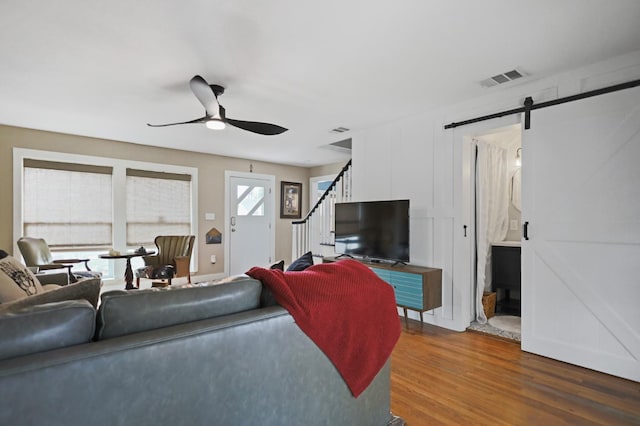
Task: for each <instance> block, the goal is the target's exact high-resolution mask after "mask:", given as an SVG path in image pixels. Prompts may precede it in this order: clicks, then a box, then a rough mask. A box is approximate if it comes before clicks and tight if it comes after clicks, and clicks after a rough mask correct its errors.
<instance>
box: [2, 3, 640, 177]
mask: <svg viewBox="0 0 640 426" xmlns="http://www.w3.org/2000/svg"><path fill="white" fill-rule="evenodd" d="M639 23H640V1H638V0H536V1H530V0H529V1H524V0H517V1H515V0H482V1H478V0H430V1H428V0H399V1H395V2H391V1H380V0H370V1H364V0H363V1H356V0H323V1H315V2H311V1H299V0H298V1H296V0H269V1H264V0H263V1H260V0H247V1H241V0H201V1H193V0H183V1H169V0H162V1H151V0H144V1H131V0H128V1H124V0H111V1H96V0H67V1H39V2H36V1H30V0H29V1H28V0H2V2H1V3H0V123H1V124H7V125H14V126H21V127H29V128H35V129H44V130H52V131H58V132H64V133H72V134H79V135H87V136H94V137H100V138H107V139H114V140H119V141H126V142H133V143H139V144H145V145H154V146H161V147H172V148H178V149H184V150H190V151H196V152H205V153H214V154H220V155H229V156H237V157H242V158H249V159H254V160H265V161H271V162H277V163H284V164H295V165H302V166H313V165H319V164H328V163H334V162H341V161H345V160H346V157H347V155H346V154H344V153H340V152H337V151H332V150H329V149H326V148H322V147H323V146H326V145H327V144H329V143H331V142H335V141H338V140H341V139H344V138H347V137H349V135H350V133H343V134H339V135H337V134H333V133H331V132H330V130H331V129H333V128H335V127H338V126H344V127H347V128H349V129H352V131H358V130H362V129H364V128H367V127H371V126H373V125H376V124H378V123H381V122H385V121H393V120H396V119H398V118H400V117H403V116H407V115H410V114H412V113H415V112H417V111H420V110H426V109H429V108H432V107H434V106H439V105H447V104H452V103H455V102H459V101H461V100H464V99H469V98H472V97H476V96H479V95H482V94H484V93H487V90H500V88H499V87H495V88H491V89H483V88H481V87H480V85H479V82H480V81H481V80H484V79H486V78H488V77H490V76H492V75H495V74H498V73H501V72H504V71H508V70H511V69H514V68H516V67H517V68H519V69H521V70H523V71H525V72H527V73H529V74H531V77H529V78H540V77H544V76H546V75H550V74H553V73H556V72H559V71H563V70H566V69H571V68H575V67H578V66H582V65H586V64H590V63H593V62H597V61H600V60H603V59H607V58H609V57H613V56H617V55H620V54H624V53H628V52H631V51H635V50H637V49H640V24H639ZM196 74H199V75H201V76H202V77H204V78H205V79H206V80H207V81H208V82H209V83H210V84H213V83H216V84H220V85H223V86H225V87H226V92H225V94H224V95H222V96H221V97H220V103H221V104H222V105H224V106H225V107H226V110H227V116H228V117H230V118H235V119H240V120H255V121H265V122H272V123H276V124H279V125H281V126H284V127H287V128H289V129H290V130H289V131H288V132H286V133H283V134H282V135H278V136H260V135H255V134H252V133H249V132H246V131H243V130H240V129H236V128H231V127H229V126H228V127H227V129H225V130H223V131H213V130H208V129H207V128H206V127H205V126H204V125H202V124H199V125H198V124H192V125H184V126H175V127H166V128H150V127H147V126H146V123H148V122H149V123H166V122H176V121H186V120H190V119H193V118H197V117H201V116H202V115H204V114H203V113H204V110H203V108H202V106H201V105H200V103H199V102H198V101H197V99H196V98H195V96H194V95H193V94H192V92H191V90H190V88H189V79H191V77H193V76H194V75H196Z"/></svg>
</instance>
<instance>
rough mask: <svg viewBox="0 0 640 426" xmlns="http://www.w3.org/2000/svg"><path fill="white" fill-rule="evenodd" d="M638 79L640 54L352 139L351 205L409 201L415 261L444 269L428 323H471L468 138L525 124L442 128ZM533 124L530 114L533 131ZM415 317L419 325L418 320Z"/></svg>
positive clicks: (490, 92) (505, 121)
mask: <svg viewBox="0 0 640 426" xmlns="http://www.w3.org/2000/svg"><path fill="white" fill-rule="evenodd" d="M638 78H640V51H638V52H635V53H633V54H629V55H625V56H621V57H616V58H612V59H611V60H609V61H606V62H601V63H597V64H594V65H591V66H589V67H585V68H581V69H577V70H573V71H571V72H567V73H563V74H559V75H555V76H549V77H546V78H542V79H538V80H533V79H532V78H531V77H529V78H528V79H527V80H526V81H524V82H522V83H519V84H516V85H513V83H510V84H511V85H509V86H507V87H500V86H497V87H494V88H491V89H487V94H486V95H485V96H483V97H481V98H476V99H473V100H470V101H468V102H465V103H462V104H458V105H454V106H448V107H443V108H441V109H438V110H432V111H425V112H422V113H419V114H416V115H415V116H412V117H408V118H406V119H403V120H399V121H397V122H394V123H392V124H388V125H385V126H380V127H378V128H374V129H367V130H366V131H362V132H360V133H356V134H354V135H353V137H352V140H353V151H352V158H353V175H352V176H353V194H354V199H355V200H359V201H361V200H380V199H397V198H409V199H410V200H411V212H410V213H411V241H410V243H411V263H412V264H416V265H423V266H432V267H438V268H442V270H443V274H442V279H443V283H442V284H443V292H442V293H443V296H442V297H443V305H442V307H441V308H438V309H435V310H434V311H432V312H429V313H428V314H427V313H425V322H429V323H432V324H436V325H440V326H443V327H446V328H449V329H453V330H460V331H462V330H464V329H466V327H467V326H468V325H469V323H470V321H471V315H470V306H471V305H470V304H471V279H470V268H471V261H470V256H471V255H470V248H469V241H470V240H469V238H465V237H464V235H463V232H464V231H463V225H465V224H466V225H468V226H471V224H470V223H468V222H469V220H470V219H469V212H468V199H467V198H466V196H465V195H464V192H463V184H464V182H465V180H466V178H465V176H466V175H467V174H468V173H469V163H470V161H468V158H467V157H468V153H466V155H467V157H464V155H465V145H464V139H465V136H467V135H472V134H478V133H482V132H486V131H488V130H490V129H493V128H499V127H504V126H508V125H513V124H517V123H519V122H520V119H521V118H520V116H509V117H503V118H500V119H495V120H491V121H486V122H483V123H478V124H474V125H469V126H463V127H458V128H456V129H450V130H444V125H445V124H448V123H450V122H455V121H462V120H465V119H468V118H473V117H476V116H481V115H485V114H490V113H494V112H498V111H502V110H507V109H511V108H516V107H519V106H522V104H523V101H524V99H525V98H526V97H527V96H532V97H533V99H534V102H536V103H540V102H543V101H547V100H552V99H556V98H559V97H564V96H569V95H573V94H576V93H581V92H585V91H589V90H593V89H597V88H601V87H606V86H610V85H612V84H617V83H622V82H626V81H630V80H634V79H638ZM551 108H553V107H551ZM535 120H536V113H535V111H533V112H532V114H531V124H532V126H535ZM463 157H464V158H465V159H464V160H463ZM567 173H571V165H567ZM524 195H525V194H523V196H524ZM469 229H471V228H469ZM469 235H472V233H470V234H469ZM429 314H430V315H429ZM411 317H412V318H414V319H418V315H417V314H412V315H411Z"/></svg>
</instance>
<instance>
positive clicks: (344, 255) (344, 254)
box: [336, 253, 354, 260]
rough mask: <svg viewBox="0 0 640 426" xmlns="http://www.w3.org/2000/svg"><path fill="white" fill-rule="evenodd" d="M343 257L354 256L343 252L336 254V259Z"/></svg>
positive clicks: (350, 257)
mask: <svg viewBox="0 0 640 426" xmlns="http://www.w3.org/2000/svg"><path fill="white" fill-rule="evenodd" d="M343 257H348V258H349V259H353V258H354V257H353V256H351V255H350V254H346V253H343V254H341V255H338V256H336V260H338V259H341V258H343Z"/></svg>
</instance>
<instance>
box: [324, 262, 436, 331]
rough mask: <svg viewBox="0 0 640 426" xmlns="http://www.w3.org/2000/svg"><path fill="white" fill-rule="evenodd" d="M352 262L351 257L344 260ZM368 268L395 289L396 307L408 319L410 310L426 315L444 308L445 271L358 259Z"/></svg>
mask: <svg viewBox="0 0 640 426" xmlns="http://www.w3.org/2000/svg"><path fill="white" fill-rule="evenodd" d="M341 259H348V258H346V257H345V258H341ZM336 260H340V259H337V258H336V257H323V258H322V262H323V263H331V262H335V261H336ZM355 260H357V261H358V262H360V263H362V264H364V265H367V266H368V267H369V268H371V270H372V271H373V272H375V273H376V275H378V276H379V277H380V278H382V280H383V281H385V282H387V283H389V284H390V285H391V286H392V287H393V291H394V293H395V296H396V304H397V305H398V306H399V307H401V308H402V309H403V310H404V316H405V318H407V309H409V310H412V311H416V312H419V313H420V321H422V320H423V318H422V313H423V312H424V311H430V310H431V309H435V308H438V307H440V306H442V269H438V268H428V267H425V266H414V265H403V264H397V265H395V266H392V265H391V264H388V263H376V262H365V261H363V260H360V259H355Z"/></svg>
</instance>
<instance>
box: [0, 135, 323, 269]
mask: <svg viewBox="0 0 640 426" xmlns="http://www.w3.org/2000/svg"><path fill="white" fill-rule="evenodd" d="M14 147H18V148H27V149H38V150H44V151H57V152H64V153H73V154H80V155H92V156H100V157H110V158H117V159H128V160H137V161H146V162H152V163H161V164H163V163H164V164H166V163H169V164H173V165H177V166H188V167H196V168H197V169H198V210H199V211H198V235H197V236H196V241H197V244H198V274H214V273H222V272H224V244H205V238H204V236H205V234H206V232H207V231H208V230H209V229H211V228H212V227H216V228H217V229H218V230H220V231H221V232H223V233H224V224H225V220H226V218H225V216H224V206H225V200H224V190H225V188H224V172H225V170H233V171H240V172H249V167H250V164H252V165H253V172H254V173H259V174H267V175H274V176H275V179H276V188H274V189H275V192H276V201H277V203H278V206H277V207H276V260H280V259H284V260H285V262H286V263H289V262H290V261H291V230H292V228H291V220H286V219H279V216H280V213H279V198H280V181H281V180H285V181H290V182H303V183H305V185H304V186H305V187H306V185H307V184H308V182H309V177H310V176H311V175H310V169H308V168H303V167H293V166H283V165H279V164H273V163H265V162H259V161H251V160H244V159H239V158H232V157H222V156H217V155H210V154H201V153H194V152H188V151H180V150H174V149H166V148H154V147H150V146H145V145H137V144H131V143H124V142H116V141H112V140H106V139H95V138H89V137H83V136H75V135H68V134H61V133H52V132H44V131H39V130H31V129H24V128H17V127H10V126H0V179H1V181H2V185H0V188H1V189H0V191H1V192H0V248H2V249H4V250H6V251H8V252H12V251H13V225H12V224H13V210H14V206H13V148H14ZM305 198H307V197H303V209H302V212H303V213H305V212H306V211H308V208H309V207H308V200H305ZM204 212H214V213H215V214H216V220H215V221H205V220H204ZM223 238H224V235H223ZM212 254H215V255H216V257H217V262H216V263H215V264H213V265H212V264H211V263H210V261H209V259H210V258H211V255H212Z"/></svg>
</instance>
